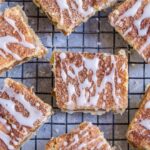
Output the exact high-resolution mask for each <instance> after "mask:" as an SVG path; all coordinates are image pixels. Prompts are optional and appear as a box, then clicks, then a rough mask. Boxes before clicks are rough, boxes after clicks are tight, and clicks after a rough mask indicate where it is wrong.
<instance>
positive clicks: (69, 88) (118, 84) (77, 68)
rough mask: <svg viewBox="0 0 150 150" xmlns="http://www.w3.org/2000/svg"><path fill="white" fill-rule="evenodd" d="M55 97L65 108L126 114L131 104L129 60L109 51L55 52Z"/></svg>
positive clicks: (61, 107) (97, 112)
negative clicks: (128, 105)
mask: <svg viewBox="0 0 150 150" xmlns="http://www.w3.org/2000/svg"><path fill="white" fill-rule="evenodd" d="M52 63H53V71H54V75H55V89H54V92H55V96H56V101H57V105H58V107H59V108H60V109H61V110H63V111H69V112H73V111H77V112H82V111H83V112H91V113H93V114H102V113H105V112H108V111H111V110H112V111H114V112H116V113H122V112H124V111H125V109H126V107H127V104H128V99H127V95H128V60H127V57H126V55H125V53H124V51H120V54H119V55H111V54H106V53H95V54H94V53H73V52H59V51H55V52H54V53H53V56H52Z"/></svg>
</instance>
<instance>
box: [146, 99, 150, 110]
mask: <svg viewBox="0 0 150 150" xmlns="http://www.w3.org/2000/svg"><path fill="white" fill-rule="evenodd" d="M145 109H150V101H147V103H146V104H145Z"/></svg>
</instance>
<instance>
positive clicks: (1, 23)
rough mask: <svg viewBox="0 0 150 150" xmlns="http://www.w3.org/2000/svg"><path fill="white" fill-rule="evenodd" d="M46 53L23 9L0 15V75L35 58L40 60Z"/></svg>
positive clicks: (7, 10) (17, 8)
mask: <svg viewBox="0 0 150 150" xmlns="http://www.w3.org/2000/svg"><path fill="white" fill-rule="evenodd" d="M46 52H47V49H46V48H44V46H43V45H42V44H41V42H40V41H39V39H38V37H37V36H36V35H35V33H34V32H33V30H32V29H31V28H30V27H29V25H28V22H27V17H26V16H25V13H24V12H23V11H22V8H21V7H19V6H16V7H12V8H8V9H5V11H4V12H2V13H0V73H2V72H4V71H7V70H8V69H11V68H12V67H14V66H15V65H17V64H21V63H23V62H25V61H27V60H30V59H31V58H33V57H38V58H40V57H42V56H44V54H45V53H46Z"/></svg>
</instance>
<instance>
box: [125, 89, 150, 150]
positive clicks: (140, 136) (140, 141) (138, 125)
mask: <svg viewBox="0 0 150 150" xmlns="http://www.w3.org/2000/svg"><path fill="white" fill-rule="evenodd" d="M149 102H150V87H149V88H148V89H147V91H146V93H145V95H144V96H143V98H142V101H141V103H140V106H139V109H138V111H137V112H136V114H135V117H134V118H133V120H132V122H131V123H130V125H129V128H128V131H127V134H126V136H127V139H128V141H129V143H130V144H132V145H133V146H134V147H136V148H138V149H144V150H149V149H150V136H149V135H150V130H149V129H147V126H149V125H147V124H145V123H144V122H145V120H146V122H147V121H148V120H149V119H150V109H149V108H147V107H148V103H149ZM143 121H144V122H143ZM143 123H144V124H143Z"/></svg>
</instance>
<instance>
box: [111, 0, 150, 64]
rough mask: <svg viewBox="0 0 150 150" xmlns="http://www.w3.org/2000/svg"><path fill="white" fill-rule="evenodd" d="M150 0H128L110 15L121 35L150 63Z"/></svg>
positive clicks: (113, 24)
mask: <svg viewBox="0 0 150 150" xmlns="http://www.w3.org/2000/svg"><path fill="white" fill-rule="evenodd" d="M149 10H150V1H149V0H126V1H125V2H124V3H123V4H121V5H120V6H119V7H118V8H117V9H116V10H114V11H113V12H112V13H111V14H110V15H109V20H110V23H111V25H112V26H113V27H115V29H116V31H118V32H119V33H120V34H121V36H122V37H123V38H124V39H125V40H126V41H127V42H128V43H129V44H130V45H131V46H132V47H133V48H134V49H135V50H136V51H137V52H138V53H139V54H140V55H141V56H142V57H143V58H144V60H145V61H146V62H148V63H150V13H149Z"/></svg>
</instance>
